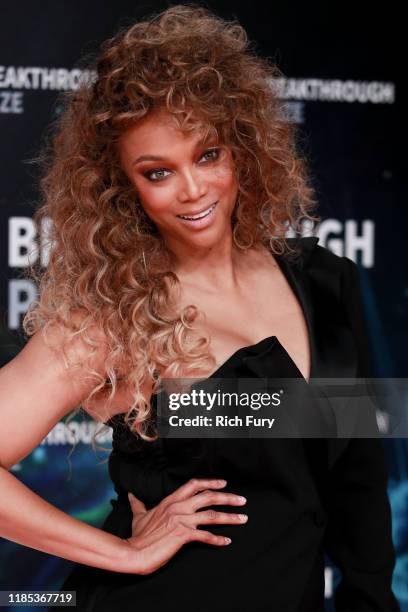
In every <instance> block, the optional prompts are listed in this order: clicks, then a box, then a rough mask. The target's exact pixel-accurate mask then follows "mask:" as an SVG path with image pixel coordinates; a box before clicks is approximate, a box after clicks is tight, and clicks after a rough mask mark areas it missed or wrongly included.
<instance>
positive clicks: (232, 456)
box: [50, 238, 399, 612]
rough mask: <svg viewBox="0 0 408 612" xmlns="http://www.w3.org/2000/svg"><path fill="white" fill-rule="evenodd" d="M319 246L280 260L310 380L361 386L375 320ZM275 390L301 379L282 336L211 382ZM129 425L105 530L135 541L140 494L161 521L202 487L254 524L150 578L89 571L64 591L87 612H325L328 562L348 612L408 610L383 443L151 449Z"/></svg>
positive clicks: (342, 266) (115, 458)
mask: <svg viewBox="0 0 408 612" xmlns="http://www.w3.org/2000/svg"><path fill="white" fill-rule="evenodd" d="M316 243H317V239H315V238H309V239H307V238H306V239H302V240H301V243H300V244H301V247H302V257H301V260H300V262H297V263H296V264H291V263H289V262H288V261H287V260H284V259H283V258H281V257H277V258H276V259H277V261H278V263H279V265H280V267H281V270H282V271H283V273H284V274H285V277H286V279H287V281H288V283H289V285H290V286H291V288H292V290H293V291H294V292H295V295H296V296H297V298H298V299H299V301H300V304H301V306H302V308H303V312H304V314H305V319H306V322H307V325H308V330H309V339H310V348H311V357H312V366H311V378H312V377H324V376H331V377H352V376H362V375H363V373H364V372H365V370H364V368H365V365H366V363H367V358H368V353H367V351H368V348H367V346H366V345H365V342H366V338H365V336H364V335H363V334H362V331H361V330H362V324H363V318H362V312H361V307H360V304H359V300H358V298H356V297H355V294H354V295H351V294H350V295H349V294H348V291H351V290H354V291H358V286H357V285H356V282H357V281H356V276H355V266H354V264H352V263H351V262H350V260H346V258H340V257H337V256H335V255H333V254H332V253H330V252H329V251H328V250H327V249H324V248H322V247H320V246H317V244H316ZM272 304H273V301H272V300H271V306H272ZM266 306H269V305H266ZM267 376H269V377H273V378H287V377H291V378H300V379H302V375H301V373H300V371H299V370H298V368H297V366H296V365H295V363H294V362H293V360H292V359H291V358H290V356H289V355H288V353H287V352H286V351H285V349H284V348H283V346H282V345H281V344H280V342H279V340H278V339H277V338H276V337H275V336H271V337H268V338H265V339H264V340H262V341H260V342H259V343H257V344H255V345H252V346H248V347H243V348H241V349H240V350H238V351H237V352H236V353H234V354H233V355H231V357H230V358H229V359H228V360H227V361H226V362H225V363H224V364H223V365H222V366H221V367H220V368H218V370H217V371H216V372H214V373H213V375H212V377H217V378H224V377H225V378H235V377H245V378H249V377H267ZM212 377H210V378H212ZM302 381H303V382H304V385H305V393H307V381H305V380H304V379H302ZM302 381H300V383H301V384H303V382H302ZM155 407H156V403H155V400H153V410H155ZM122 416H123V415H116V416H115V417H113V418H112V419H110V420H109V421H108V424H109V425H110V426H111V427H113V448H112V453H111V455H110V457H109V473H110V476H111V478H112V481H113V483H114V486H115V490H116V492H117V495H118V496H117V499H115V500H111V504H112V507H113V509H112V511H111V513H110V514H109V516H108V517H107V519H106V521H105V523H104V524H103V526H102V529H103V530H105V531H107V532H109V533H112V534H115V535H117V536H119V537H123V538H125V537H129V536H130V535H131V520H132V514H131V510H130V505H129V502H128V499H127V492H128V491H131V492H132V493H134V495H136V497H138V498H139V499H141V500H142V501H143V502H144V503H145V505H146V508H147V509H149V508H151V507H153V506H155V505H157V504H158V503H159V502H160V501H161V500H162V499H163V498H164V497H166V496H167V495H169V494H170V493H172V492H173V491H174V490H175V489H177V488H178V487H180V486H181V485H182V484H184V483H185V482H186V481H187V480H189V479H190V478H193V477H194V478H208V477H214V478H225V479H226V480H227V481H228V485H227V487H225V489H224V490H226V491H229V492H233V493H237V494H241V495H244V496H245V497H246V498H247V503H246V504H245V506H242V507H236V506H234V507H233V506H212V507H213V508H214V509H215V510H219V511H226V512H245V513H247V514H248V516H249V520H248V522H247V523H246V524H244V525H203V526H201V528H203V529H206V530H209V531H211V532H213V533H215V534H222V535H225V536H229V537H231V539H232V543H231V544H230V545H228V546H225V547H218V546H211V545H207V544H203V543H201V542H191V543H188V544H187V545H184V546H183V547H182V548H181V549H180V551H179V552H178V553H177V554H176V555H175V556H174V557H173V558H172V559H170V561H169V562H168V563H166V564H165V565H164V566H162V567H161V568H160V569H159V570H157V571H155V572H153V573H152V574H149V575H147V576H140V575H135V574H124V573H118V572H109V571H106V570H101V569H98V568H92V567H90V566H86V565H81V564H76V566H75V568H74V570H73V571H72V573H71V574H70V575H69V576H68V578H67V580H66V581H65V583H64V584H63V586H62V587H61V590H75V591H76V593H77V609H78V610H81V611H82V610H83V611H84V612H85V611H86V612H88V611H91V610H95V611H98V612H108V611H109V612H110V611H113V610H118V611H123V612H130V611H131V610H132V611H133V610H144V611H161V610H174V611H176V610H177V611H178V612H184V611H187V610H188V611H189V612H204V611H206V612H208V611H211V612H221V611H222V612H243V611H244V610H245V611H246V610H248V609H250V610H254V611H259V612H263V611H265V612H266V611H268V612H271V611H275V610H276V611H277V612H320V611H323V610H324V553H325V552H327V553H328V554H329V556H330V557H331V558H332V559H333V561H334V562H335V563H336V564H337V565H338V566H339V568H340V569H341V571H342V573H343V580H342V582H341V584H340V586H339V588H338V589H337V591H336V609H337V610H340V611H344V612H346V611H347V610H353V611H356V612H365V611H369V610H372V611H373V612H374V611H378V612H386V611H387V612H394V611H396V610H399V606H398V604H397V602H396V600H395V597H394V595H393V593H392V590H391V576H392V571H393V568H394V563H395V555H394V548H393V545H392V541H391V517H390V508H389V502H388V498H387V493H386V485H387V475H386V470H385V465H384V456H383V452H382V446H381V441H380V440H379V439H375V438H372V439H351V440H347V439H344V438H343V439H332V440H328V439H301V438H292V439H284V438H274V439H268V438H258V439H256V438H242V439H237V438H235V439H231V438H221V439H217V438H212V439H204V438H202V439H174V438H173V439H171V438H159V439H158V440H157V441H155V442H153V443H146V442H143V441H142V440H140V439H136V437H135V436H134V435H133V434H131V433H130V432H129V431H128V430H127V429H126V427H125V426H124V424H123V420H122ZM50 609H52V610H53V609H54V608H50ZM55 609H56V608H55Z"/></svg>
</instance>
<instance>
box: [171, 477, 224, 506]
mask: <svg viewBox="0 0 408 612" xmlns="http://www.w3.org/2000/svg"><path fill="white" fill-rule="evenodd" d="M226 484H227V482H226V480H220V479H217V478H213V479H205V478H191V479H190V480H188V481H187V482H186V483H185V484H183V485H181V487H179V488H178V489H176V490H175V491H173V493H170V495H168V496H167V497H166V498H165V500H166V501H168V502H170V503H171V502H178V501H183V500H185V499H188V498H189V497H191V496H192V495H195V494H196V493H198V492H199V491H204V490H205V489H209V488H213V489H221V488H222V487H225V485H226ZM163 501H164V500H163Z"/></svg>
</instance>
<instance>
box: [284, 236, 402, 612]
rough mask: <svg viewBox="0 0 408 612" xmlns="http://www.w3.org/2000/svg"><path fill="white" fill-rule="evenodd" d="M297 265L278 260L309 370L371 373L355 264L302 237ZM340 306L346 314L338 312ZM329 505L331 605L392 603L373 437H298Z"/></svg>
mask: <svg viewBox="0 0 408 612" xmlns="http://www.w3.org/2000/svg"><path fill="white" fill-rule="evenodd" d="M301 243H302V257H301V260H300V261H299V263H298V264H297V265H290V264H288V263H287V262H284V263H283V265H284V266H285V268H286V272H287V278H288V280H289V281H290V284H291V285H292V288H293V290H294V291H295V293H296V294H297V296H298V298H299V300H300V302H301V304H302V306H303V309H304V313H305V317H306V320H307V324H308V327H309V332H310V338H311V347H310V348H311V361H312V367H311V378H324V377H336V378H341V377H344V378H353V377H356V378H360V377H372V376H373V367H372V363H371V359H370V354H371V353H370V347H369V341H368V336H367V330H366V326H365V316H364V310H363V305H362V300H361V294H360V284H359V278H358V269H357V266H356V264H355V263H354V262H353V261H351V260H350V259H348V258H347V257H338V256H336V255H334V254H333V253H331V252H330V251H329V250H328V249H326V248H322V247H321V246H319V245H318V244H317V243H318V238H315V237H310V238H303V239H302V240H301ZM344 313H345V314H346V320H344V318H343V317H344ZM305 444H306V445H308V449H309V451H310V457H311V461H312V463H313V460H314V461H315V462H316V461H317V457H319V461H321V457H322V455H321V454H317V453H316V449H317V448H318V446H319V445H321V444H324V445H325V447H326V448H327V465H326V466H324V468H322V466H321V465H320V466H317V465H315V469H316V474H317V477H318V478H320V479H321V482H322V485H321V487H320V491H321V492H322V495H323V497H324V504H325V508H326V511H327V513H328V524H327V528H326V531H325V536H324V546H325V549H326V552H327V553H328V555H329V556H330V558H331V559H332V560H333V562H334V563H335V564H336V565H337V566H338V567H339V568H340V570H341V571H342V574H343V578H342V581H341V583H340V585H339V586H338V588H337V590H336V593H335V602H336V610H338V611H344V612H346V610H353V611H355V612H363V611H366V610H367V612H368V611H369V610H372V611H374V610H376V611H377V612H380V611H381V612H391V611H394V610H399V609H400V608H399V606H398V603H397V601H396V599H395V597H394V594H393V592H392V590H391V578H392V573H393V569H394V564H395V551H394V547H393V543H392V538H391V512H390V504H389V500H388V496H387V470H386V465H385V458H384V450H383V445H382V442H381V439H379V438H353V439H346V438H339V439H335V438H333V439H327V440H322V441H317V440H313V441H305Z"/></svg>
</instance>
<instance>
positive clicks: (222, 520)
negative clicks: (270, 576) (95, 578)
mask: <svg viewBox="0 0 408 612" xmlns="http://www.w3.org/2000/svg"><path fill="white" fill-rule="evenodd" d="M225 485H226V482H225V481H222V480H204V479H196V478H193V479H191V480H189V481H188V482H186V483H185V484H184V485H182V486H181V487H179V488H178V489H176V491H174V492H173V493H171V494H170V495H168V496H167V497H165V498H164V499H163V500H162V501H161V502H160V503H159V504H158V505H157V506H155V507H154V508H152V509H151V510H146V507H145V505H144V504H143V502H141V501H140V500H139V499H137V497H135V496H134V495H132V494H131V493H129V495H128V497H129V502H130V505H131V508H132V512H133V520H132V536H131V537H130V538H127V539H126V541H127V542H128V544H129V546H130V548H131V554H130V558H129V563H130V564H132V563H133V566H137V569H134V570H130V571H134V573H137V574H142V575H145V574H150V573H152V572H154V571H155V570H157V569H158V568H159V567H161V566H162V565H164V564H165V563H167V561H169V559H171V558H172V557H173V556H174V555H175V554H176V552H177V551H178V550H179V549H180V548H181V547H182V546H183V544H187V543H188V542H193V541H197V542H204V543H205V544H214V545H215V546H225V545H227V544H229V543H230V542H231V540H230V539H229V538H225V537H224V536H216V535H214V534H213V533H211V532H210V531H204V530H202V529H197V525H202V524H211V523H212V524H233V525H242V524H244V523H245V522H246V520H247V517H246V516H245V515H242V514H233V513H229V512H216V511H215V510H205V511H203V512H196V510H198V509H199V508H203V507H207V506H211V505H226V504H228V505H233V506H241V505H243V504H245V503H246V500H245V499H244V498H242V497H240V496H238V495H234V494H232V493H222V492H218V491H212V490H211V489H219V488H221V487H225ZM200 491H201V493H200ZM197 493H198V494H197ZM134 553H137V555H136V556H135V554H134Z"/></svg>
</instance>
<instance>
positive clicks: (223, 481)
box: [218, 480, 227, 487]
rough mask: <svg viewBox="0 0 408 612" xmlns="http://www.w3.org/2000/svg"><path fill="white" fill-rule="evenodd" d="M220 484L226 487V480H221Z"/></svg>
mask: <svg viewBox="0 0 408 612" xmlns="http://www.w3.org/2000/svg"><path fill="white" fill-rule="evenodd" d="M218 484H219V485H220V487H224V486H225V485H226V484H227V481H226V480H219V481H218Z"/></svg>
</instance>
